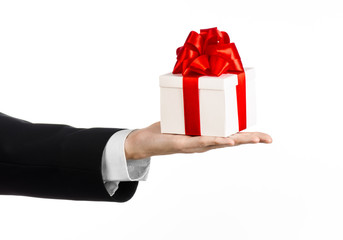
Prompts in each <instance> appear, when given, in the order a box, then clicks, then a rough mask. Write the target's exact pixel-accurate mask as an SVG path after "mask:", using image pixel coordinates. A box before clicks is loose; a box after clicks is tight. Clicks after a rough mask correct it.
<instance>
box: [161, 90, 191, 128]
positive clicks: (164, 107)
mask: <svg viewBox="0 0 343 240" xmlns="http://www.w3.org/2000/svg"><path fill="white" fill-rule="evenodd" d="M160 100H161V105H160V107H161V108H160V111H161V132H162V133H176V134H185V121H184V110H183V93H182V89H180V88H163V87H161V88H160Z"/></svg>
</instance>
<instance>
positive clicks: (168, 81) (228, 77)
mask: <svg viewBox="0 0 343 240" xmlns="http://www.w3.org/2000/svg"><path fill="white" fill-rule="evenodd" d="M244 72H245V78H246V79H247V80H248V79H253V78H254V77H255V70H254V69H253V68H244ZM237 84H238V80H237V75H236V74H231V73H225V74H222V75H221V76H219V77H213V76H201V77H200V78H199V89H209V90H224V89H226V88H227V87H229V86H236V85H237ZM182 85H183V84H182V74H172V73H167V74H164V75H161V76H160V87H164V88H182Z"/></svg>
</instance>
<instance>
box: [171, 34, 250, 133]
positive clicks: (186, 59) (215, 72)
mask: <svg viewBox="0 0 343 240" xmlns="http://www.w3.org/2000/svg"><path fill="white" fill-rule="evenodd" d="M176 54H177V62H176V64H175V67H174V70H173V73H174V74H175V73H182V75H183V101H184V112H185V133H186V135H196V136H200V135H201V131H200V109H199V86H198V82H199V77H200V76H205V75H206V76H217V77H218V76H220V75H222V74H223V73H232V74H237V77H238V85H237V86H236V93H237V109H238V123H239V131H241V130H243V129H245V128H246V91H245V73H244V68H243V64H242V61H241V58H240V56H239V53H238V51H237V48H236V45H235V44H234V43H230V37H229V35H228V34H227V33H226V32H222V31H219V30H218V29H217V28H209V29H202V30H200V34H198V33H197V32H194V31H192V32H190V34H189V35H188V37H187V39H186V42H185V44H184V45H183V46H182V47H179V48H178V49H177V50H176Z"/></svg>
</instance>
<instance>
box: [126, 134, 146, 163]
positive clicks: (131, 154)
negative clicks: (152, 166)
mask: <svg viewBox="0 0 343 240" xmlns="http://www.w3.org/2000/svg"><path fill="white" fill-rule="evenodd" d="M139 132H140V130H133V131H132V132H131V133H130V134H129V135H128V136H127V137H126V139H125V143H124V150H125V157H126V159H127V160H138V159H143V158H147V157H149V156H147V155H146V154H144V151H143V149H142V146H140V144H139V138H140V134H139ZM143 141H144V139H143Z"/></svg>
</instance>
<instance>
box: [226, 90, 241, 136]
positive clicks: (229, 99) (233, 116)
mask: <svg viewBox="0 0 343 240" xmlns="http://www.w3.org/2000/svg"><path fill="white" fill-rule="evenodd" d="M224 111H225V136H226V137H227V136H230V135H232V134H234V133H236V132H238V131H239V127H238V112H237V94H236V86H227V87H226V88H225V110H224Z"/></svg>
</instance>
